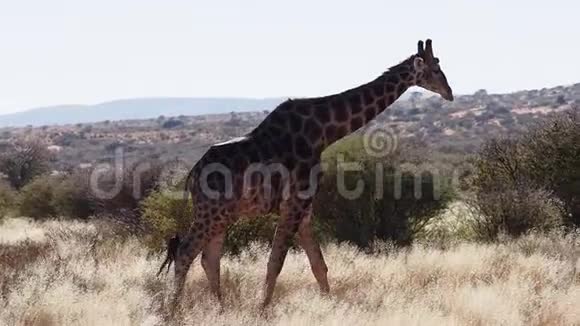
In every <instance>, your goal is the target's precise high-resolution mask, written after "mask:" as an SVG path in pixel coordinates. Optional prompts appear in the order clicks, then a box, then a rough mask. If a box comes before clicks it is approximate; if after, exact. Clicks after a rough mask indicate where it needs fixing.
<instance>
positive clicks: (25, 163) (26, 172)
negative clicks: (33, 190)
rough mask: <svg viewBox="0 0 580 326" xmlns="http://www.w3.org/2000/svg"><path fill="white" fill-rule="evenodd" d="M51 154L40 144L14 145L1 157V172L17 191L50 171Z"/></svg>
mask: <svg viewBox="0 0 580 326" xmlns="http://www.w3.org/2000/svg"><path fill="white" fill-rule="evenodd" d="M50 158H51V155H50V152H49V151H48V150H47V149H46V146H44V145H43V144H41V143H40V142H34V141H33V142H25V143H20V144H16V145H14V146H13V147H12V148H11V149H9V150H7V151H6V152H5V153H4V154H2V155H0V172H1V173H4V174H5V175H6V176H7V179H8V182H9V183H10V184H11V185H12V187H14V188H15V189H20V188H22V187H23V186H24V185H26V184H27V183H28V182H30V181H32V179H34V178H35V177H37V176H39V175H41V174H43V173H45V172H46V171H48V169H49V162H50Z"/></svg>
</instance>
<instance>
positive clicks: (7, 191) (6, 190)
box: [0, 181, 16, 220]
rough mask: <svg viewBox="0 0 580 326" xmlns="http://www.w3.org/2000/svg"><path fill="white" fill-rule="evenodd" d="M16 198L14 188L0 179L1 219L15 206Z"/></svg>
mask: <svg viewBox="0 0 580 326" xmlns="http://www.w3.org/2000/svg"><path fill="white" fill-rule="evenodd" d="M15 200H16V193H15V192H14V190H13V189H12V188H11V187H10V186H9V185H8V184H6V183H4V182H2V181H0V220H2V218H4V217H5V216H6V215H7V214H8V213H9V212H10V211H11V210H12V209H13V208H14V207H15V205H14V202H15Z"/></svg>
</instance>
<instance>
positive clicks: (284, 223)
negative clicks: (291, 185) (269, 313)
mask: <svg viewBox="0 0 580 326" xmlns="http://www.w3.org/2000/svg"><path fill="white" fill-rule="evenodd" d="M308 204H309V203H305V202H304V201H298V200H297V201H295V202H287V203H283V204H282V207H281V210H280V211H281V216H280V221H279V222H278V226H277V227H276V233H275V234H274V241H273V242H272V251H271V253H270V259H269V260H268V270H267V274H266V284H265V286H264V301H263V302H262V308H265V307H266V306H268V304H270V302H271V301H272V296H273V294H274V286H275V285H276V279H277V278H278V275H279V274H280V271H281V270H282V266H283V265H284V260H285V259H286V254H288V249H289V248H290V245H291V244H292V239H293V238H294V235H295V234H296V232H297V231H298V227H299V225H300V222H301V221H302V219H303V217H304V216H305V215H306V214H305V213H306V210H305V209H306V208H307V206H308Z"/></svg>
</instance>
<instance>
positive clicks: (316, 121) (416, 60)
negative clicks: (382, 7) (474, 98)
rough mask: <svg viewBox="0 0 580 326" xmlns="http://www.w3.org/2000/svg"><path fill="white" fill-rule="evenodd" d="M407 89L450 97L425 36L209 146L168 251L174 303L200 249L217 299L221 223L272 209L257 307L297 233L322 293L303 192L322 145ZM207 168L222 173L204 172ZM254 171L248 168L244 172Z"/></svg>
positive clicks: (323, 273)
mask: <svg viewBox="0 0 580 326" xmlns="http://www.w3.org/2000/svg"><path fill="white" fill-rule="evenodd" d="M411 86H419V87H422V88H424V89H427V90H430V91H433V92H435V93H438V94H439V95H441V96H442V97H443V98H445V99H447V100H450V101H451V100H453V92H452V90H451V87H449V84H448V83H447V79H446V77H445V74H444V73H443V71H442V70H441V68H440V65H439V59H437V58H436V57H435V56H434V55H433V48H432V42H431V40H427V41H426V42H425V43H423V41H419V43H418V50H417V53H416V54H413V55H411V56H410V57H409V58H407V59H406V60H404V61H403V62H401V63H399V64H398V65H395V66H392V67H391V68H389V69H388V70H387V71H386V72H384V73H383V74H382V75H380V76H379V77H378V78H376V79H374V80H372V81H371V82H369V83H366V84H364V85H361V86H358V87H355V88H353V89H350V90H347V91H344V92H342V93H338V94H334V95H330V96H324V97H317V98H303V99H291V100H287V101H285V102H283V103H281V104H280V105H278V106H277V107H276V108H275V109H274V110H273V111H272V112H271V113H270V114H269V115H268V116H267V117H266V118H265V120H264V121H263V122H262V123H260V124H259V125H258V126H257V127H256V128H255V129H254V130H253V131H252V132H250V133H249V134H248V135H246V136H243V137H238V138H235V139H232V140H230V141H227V142H224V143H220V144H216V145H214V146H212V147H211V148H210V149H209V150H208V151H207V152H206V153H205V154H204V156H203V157H202V158H201V159H200V160H199V161H198V162H197V163H196V164H195V166H194V167H193V169H192V170H191V172H190V174H189V176H188V178H187V180H186V191H189V192H191V196H192V200H193V207H194V208H195V209H194V214H195V216H194V220H193V223H192V225H191V227H190V228H189V230H188V231H187V232H183V233H182V236H181V237H180V238H179V245H177V246H176V245H175V243H173V245H174V247H175V248H174V249H173V250H174V251H175V252H174V253H172V254H171V255H168V257H174V258H175V301H174V307H175V305H176V304H177V303H178V300H179V297H180V295H181V292H182V291H183V286H184V282H185V278H186V275H187V272H188V270H189V268H190V266H191V263H192V262H193V260H194V259H195V258H196V257H197V256H198V255H199V254H200V253H201V254H202V259H201V262H202V266H203V269H204V271H205V273H206V276H207V279H208V281H209V284H210V290H211V292H212V293H213V294H214V295H215V296H216V297H217V298H218V299H220V300H221V291H220V258H221V254H222V246H223V241H224V234H225V232H226V229H227V227H228V226H229V225H230V224H232V223H234V222H235V221H236V220H237V219H238V218H240V217H241V216H258V215H262V214H267V213H278V214H279V215H280V219H279V222H278V226H277V228H276V232H275V235H274V240H273V242H272V251H271V253H270V257H269V260H268V266H267V273H266V282H265V286H264V298H263V303H262V304H263V306H266V305H268V304H269V303H270V302H271V300H272V295H273V292H274V285H275V283H276V279H277V277H278V275H279V273H280V271H281V270H282V265H283V264H284V259H285V257H286V254H287V252H288V248H289V243H290V240H291V238H292V237H294V236H295V234H296V233H298V236H299V243H300V245H301V246H302V248H303V249H304V250H305V252H306V255H307V256H308V260H309V262H310V266H311V269H312V273H313V274H314V277H315V278H316V281H317V282H318V285H319V287H320V290H321V291H322V292H323V293H327V292H328V291H329V290H330V286H329V284H328V279H327V271H328V268H327V266H326V263H325V262H324V257H323V255H322V251H321V250H320V245H319V244H318V243H317V242H316V240H315V239H314V238H313V232H312V226H311V219H312V199H313V197H314V196H315V194H316V191H315V190H314V191H310V192H305V191H306V190H307V189H316V187H314V188H312V183H313V182H315V183H317V182H318V180H319V179H320V176H321V171H318V170H316V169H319V167H320V163H321V162H320V161H321V159H320V156H321V153H322V151H323V150H324V149H325V148H326V147H328V146H329V145H331V144H332V143H334V142H336V141H337V140H338V139H341V138H343V137H345V136H346V135H348V134H350V133H352V132H354V131H356V130H358V129H359V128H361V127H362V126H364V125H366V124H368V123H369V122H370V121H371V120H373V119H374V118H375V117H376V116H377V115H378V114H380V113H381V112H383V111H384V110H385V109H386V108H387V107H388V106H389V105H390V104H392V103H393V102H394V101H395V100H396V99H397V98H399V97H400V96H401V95H402V94H403V93H404V92H405V91H406V90H407V89H408V88H409V87H411ZM210 166H220V167H223V168H225V169H226V170H227V171H226V172H223V171H218V170H215V171H209V172H208V170H207V169H208V167H210ZM256 166H260V167H259V168H255V167H256ZM274 166H277V167H280V166H281V167H283V169H282V170H284V171H278V170H276V169H273V168H272V167H274ZM252 168H253V169H254V171H252V173H248V171H249V170H250V169H252ZM313 171H315V172H316V173H312V172H313ZM201 176H203V179H204V180H200V177H201ZM202 185H204V186H202ZM208 189H209V190H211V193H212V196H210V195H209V194H208ZM305 193H307V194H309V195H306V196H305V195H304V194H305ZM216 194H217V196H215V195H216Z"/></svg>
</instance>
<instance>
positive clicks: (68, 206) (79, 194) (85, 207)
mask: <svg viewBox="0 0 580 326" xmlns="http://www.w3.org/2000/svg"><path fill="white" fill-rule="evenodd" d="M88 178H89V175H88V173H86V172H83V171H78V172H75V173H73V174H72V175H68V176H66V177H63V178H62V179H61V180H60V182H59V183H58V184H57V185H56V188H55V189H54V194H53V201H52V205H53V206H54V210H55V211H56V212H57V215H59V216H65V217H69V218H80V219H86V218H89V217H90V216H92V215H93V214H94V213H95V212H96V207H95V206H96V201H95V199H94V197H93V196H92V194H91V193H90V190H89V187H88V184H89V183H88Z"/></svg>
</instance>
